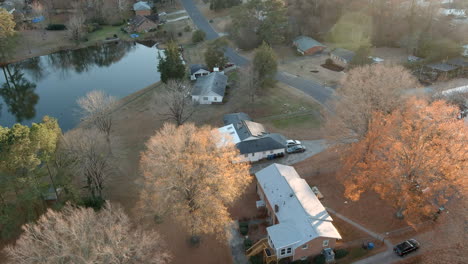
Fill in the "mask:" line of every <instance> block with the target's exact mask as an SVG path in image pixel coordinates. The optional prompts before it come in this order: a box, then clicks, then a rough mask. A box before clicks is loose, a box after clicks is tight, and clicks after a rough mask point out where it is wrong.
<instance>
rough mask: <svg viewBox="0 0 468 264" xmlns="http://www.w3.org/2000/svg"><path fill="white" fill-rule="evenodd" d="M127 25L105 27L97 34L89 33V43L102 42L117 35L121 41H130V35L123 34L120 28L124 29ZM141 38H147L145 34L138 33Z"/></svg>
mask: <svg viewBox="0 0 468 264" xmlns="http://www.w3.org/2000/svg"><path fill="white" fill-rule="evenodd" d="M124 26H125V25H121V26H103V27H102V28H101V29H100V30H97V31H95V32H92V33H89V34H88V35H87V38H88V41H89V42H97V41H101V40H105V39H106V38H107V37H113V36H114V34H116V35H117V36H118V37H119V38H120V39H123V40H130V39H131V38H130V34H129V33H125V32H122V31H121V30H120V28H122V27H124ZM138 35H140V38H143V37H144V36H145V33H138Z"/></svg>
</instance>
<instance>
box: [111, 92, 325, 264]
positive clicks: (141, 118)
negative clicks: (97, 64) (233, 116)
mask: <svg viewBox="0 0 468 264" xmlns="http://www.w3.org/2000/svg"><path fill="white" fill-rule="evenodd" d="M159 89H161V85H160V84H155V85H152V86H149V87H147V88H145V89H143V90H141V91H139V92H138V93H135V94H133V95H130V96H128V97H126V98H124V99H122V100H121V101H120V104H119V106H118V108H117V109H116V110H115V111H114V112H113V114H114V118H115V120H114V127H113V129H112V132H111V135H112V140H115V141H116V142H118V143H119V150H116V152H119V154H120V155H121V156H122V160H121V162H120V167H119V169H118V173H116V174H115V175H114V176H113V177H112V178H111V179H109V183H108V185H107V186H106V189H105V192H106V197H107V198H108V199H109V200H111V201H114V202H117V203H120V204H122V206H123V207H124V208H125V210H126V211H127V213H129V214H130V215H131V216H132V218H133V219H134V220H135V221H139V222H142V221H140V220H137V219H139V213H138V211H137V210H135V205H136V203H137V201H138V199H139V197H138V195H139V189H140V187H139V186H140V185H139V184H140V178H141V176H140V172H139V155H140V152H141V151H142V150H143V149H144V144H145V142H146V140H147V139H148V138H149V137H150V136H151V135H153V134H154V133H155V131H157V130H158V129H159V128H160V127H161V126H162V124H163V123H164V120H162V119H161V117H160V116H158V115H157V114H155V112H156V111H155V109H156V108H157V109H158V111H162V110H163V109H162V106H156V105H154V101H155V100H154V96H156V95H157V93H158V90H159ZM285 105H286V106H285ZM301 109H302V110H308V111H317V112H318V111H320V106H318V105H317V104H316V103H315V101H314V100H312V99H311V98H309V97H307V96H305V95H304V94H302V93H301V92H297V91H296V90H294V89H293V88H291V87H288V86H283V85H277V86H276V87H272V88H270V89H268V90H265V91H263V92H261V94H260V95H259V96H258V97H257V98H256V100H255V102H254V103H250V101H249V100H248V98H245V96H243V94H242V92H241V90H240V88H238V87H232V88H231V89H230V95H229V99H228V101H227V102H226V103H225V104H223V105H201V106H199V109H198V111H197V112H196V113H195V114H194V116H193V117H192V119H191V121H192V122H195V123H196V124H197V125H212V126H214V127H218V126H221V125H222V117H223V115H224V114H226V113H232V112H239V111H244V112H247V113H248V114H250V115H251V116H252V118H253V119H254V120H255V119H259V120H261V119H262V118H265V119H267V118H268V117H269V118H271V119H268V120H265V125H266V126H269V127H270V126H271V128H272V132H281V133H284V134H285V135H286V136H289V137H295V138H298V139H302V137H304V138H307V139H309V138H317V137H318V135H319V129H318V124H319V123H320V119H316V118H315V116H314V117H310V118H309V117H308V118H307V119H306V120H308V121H310V122H308V123H310V125H304V124H301V129H297V128H295V124H294V122H293V121H290V120H289V119H292V120H294V119H296V120H297V118H298V117H292V118H284V117H282V119H280V120H282V121H279V122H280V125H279V126H278V121H277V120H276V119H275V118H274V117H273V118H272V117H271V116H272V115H281V114H284V113H292V112H295V111H299V110H301ZM299 120H300V119H299ZM261 122H263V121H261ZM275 122H276V125H277V126H278V127H275V126H274V124H275ZM304 126H305V127H304ZM124 150H125V151H124ZM256 200H258V197H257V194H256V193H255V186H254V185H251V186H250V187H249V188H248V189H247V190H246V192H245V194H244V195H243V196H242V197H241V198H240V200H239V201H237V202H236V203H235V205H233V206H232V208H231V209H230V212H231V214H232V216H233V218H234V219H241V218H245V217H247V218H252V216H255V215H256V214H257V213H258V212H257V210H256V207H255V201H256ZM142 223H146V224H147V225H148V228H155V229H157V230H158V231H159V232H160V233H161V235H162V236H163V237H165V238H166V242H167V243H168V247H169V249H170V250H171V252H172V254H173V255H174V256H175V258H174V261H173V263H176V264H177V263H231V254H230V249H229V247H228V245H227V243H225V242H223V241H217V240H215V239H214V238H213V237H211V236H203V237H202V242H201V243H200V245H199V247H198V248H193V247H191V246H190V244H189V243H188V242H187V239H188V237H189V236H188V234H187V233H186V232H185V231H184V230H182V229H181V228H180V227H179V226H178V225H176V224H174V221H173V220H172V219H164V218H163V219H162V223H160V224H156V223H155V222H154V221H148V222H146V221H145V222H142ZM256 230H257V231H255V230H253V229H251V232H255V233H256V236H257V237H258V236H260V235H261V234H260V233H259V232H261V230H264V227H261V226H259V228H258V229H256ZM213 248H216V249H217V250H216V251H214V250H213Z"/></svg>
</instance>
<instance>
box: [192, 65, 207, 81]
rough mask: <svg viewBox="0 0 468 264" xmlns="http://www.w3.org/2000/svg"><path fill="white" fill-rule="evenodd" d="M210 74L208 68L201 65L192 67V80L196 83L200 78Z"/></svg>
mask: <svg viewBox="0 0 468 264" xmlns="http://www.w3.org/2000/svg"><path fill="white" fill-rule="evenodd" d="M208 74H210V71H209V70H208V67H206V66H205V65H201V64H192V65H190V80H192V81H195V80H196V79H197V78H198V77H202V76H206V75H208Z"/></svg>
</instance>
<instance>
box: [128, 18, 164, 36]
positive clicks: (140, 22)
mask: <svg viewBox="0 0 468 264" xmlns="http://www.w3.org/2000/svg"><path fill="white" fill-rule="evenodd" d="M157 28H158V15H157V14H153V15H148V16H142V15H136V16H135V17H134V18H132V19H131V20H130V21H129V25H128V27H127V28H126V29H125V31H127V32H128V33H130V32H149V31H151V30H154V29H157Z"/></svg>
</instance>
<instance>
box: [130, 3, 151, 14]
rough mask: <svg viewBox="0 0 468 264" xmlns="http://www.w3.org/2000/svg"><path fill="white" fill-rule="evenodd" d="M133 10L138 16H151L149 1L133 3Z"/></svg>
mask: <svg viewBox="0 0 468 264" xmlns="http://www.w3.org/2000/svg"><path fill="white" fill-rule="evenodd" d="M133 11H135V15H137V16H149V15H151V6H150V4H148V2H143V1H138V2H136V3H135V4H133Z"/></svg>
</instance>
